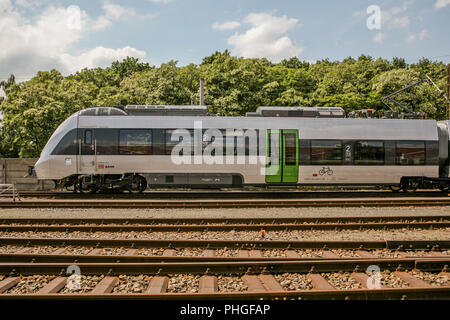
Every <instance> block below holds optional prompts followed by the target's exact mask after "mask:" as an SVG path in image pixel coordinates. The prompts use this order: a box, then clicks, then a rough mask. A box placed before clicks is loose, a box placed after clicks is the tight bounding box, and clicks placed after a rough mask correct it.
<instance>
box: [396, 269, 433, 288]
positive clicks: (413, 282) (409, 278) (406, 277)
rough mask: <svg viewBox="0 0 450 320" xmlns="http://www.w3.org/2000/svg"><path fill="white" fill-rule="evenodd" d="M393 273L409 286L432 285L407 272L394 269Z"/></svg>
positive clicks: (423, 286)
mask: <svg viewBox="0 0 450 320" xmlns="http://www.w3.org/2000/svg"><path fill="white" fill-rule="evenodd" d="M394 274H395V275H396V276H397V277H399V278H400V279H402V280H403V281H405V282H407V283H408V284H409V285H410V286H411V287H419V288H431V287H432V285H431V284H429V283H428V282H426V281H424V280H421V279H418V278H416V277H414V276H413V275H412V274H409V273H408V272H402V271H395V272H394Z"/></svg>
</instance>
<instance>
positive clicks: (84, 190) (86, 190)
mask: <svg viewBox="0 0 450 320" xmlns="http://www.w3.org/2000/svg"><path fill="white" fill-rule="evenodd" d="M97 190H98V188H97V187H96V186H94V185H87V186H86V185H83V184H82V183H79V184H78V191H79V192H80V193H81V194H94V193H96V192H97Z"/></svg>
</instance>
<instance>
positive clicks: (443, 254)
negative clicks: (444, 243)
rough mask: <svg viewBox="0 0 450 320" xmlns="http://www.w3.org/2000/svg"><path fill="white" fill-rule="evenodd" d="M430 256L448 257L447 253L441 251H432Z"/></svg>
mask: <svg viewBox="0 0 450 320" xmlns="http://www.w3.org/2000/svg"><path fill="white" fill-rule="evenodd" d="M430 256H432V257H447V255H446V254H445V253H443V252H440V251H430Z"/></svg>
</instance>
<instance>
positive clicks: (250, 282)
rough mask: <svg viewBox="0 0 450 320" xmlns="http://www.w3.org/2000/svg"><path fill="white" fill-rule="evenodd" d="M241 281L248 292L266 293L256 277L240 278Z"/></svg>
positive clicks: (246, 276)
mask: <svg viewBox="0 0 450 320" xmlns="http://www.w3.org/2000/svg"><path fill="white" fill-rule="evenodd" d="M242 281H243V282H244V284H245V285H246V286H247V287H248V291H250V292H265V291H267V290H266V288H265V287H264V285H263V284H262V282H261V281H260V280H259V278H258V276H251V275H245V276H243V277H242Z"/></svg>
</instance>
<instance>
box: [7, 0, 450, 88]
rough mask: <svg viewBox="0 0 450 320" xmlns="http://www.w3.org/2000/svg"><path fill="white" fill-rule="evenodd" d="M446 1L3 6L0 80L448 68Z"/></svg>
mask: <svg viewBox="0 0 450 320" xmlns="http://www.w3.org/2000/svg"><path fill="white" fill-rule="evenodd" d="M448 30H450V0H397V1H394V0H380V1H377V0H370V1H365V0H345V1H336V0H330V1H325V0H315V1H311V0H309V1H304V0H290V1H287V0H276V1H273V0H127V1H122V0H81V1H69V0H67V1H66V0H57V1H50V0H0V80H1V79H5V78H7V77H8V76H9V75H10V74H14V75H15V76H16V79H17V80H18V81H25V80H27V79H30V78H31V77H33V76H34V75H35V74H36V72H37V71H40V70H43V71H44V70H51V69H57V70H59V71H61V72H62V73H63V74H64V75H68V74H72V73H74V72H76V71H79V70H81V69H83V68H86V67H87V68H94V67H106V66H108V65H110V64H111V62H113V61H115V60H121V59H123V58H125V57H127V56H132V57H136V58H140V59H141V60H142V61H146V62H149V63H150V64H151V65H160V64H161V63H164V62H167V61H169V60H177V61H179V65H187V64H189V63H196V64H199V63H201V61H202V59H203V58H204V57H206V56H208V55H211V54H212V53H214V52H215V51H216V50H219V51H223V50H225V49H228V50H230V51H231V53H232V54H233V55H235V56H239V57H246V58H255V57H257V58H260V57H266V58H268V59H269V60H271V61H273V62H279V61H280V60H282V59H285V58H289V57H292V56H296V57H298V58H299V59H301V60H307V61H310V62H314V61H317V60H320V59H326V58H329V59H330V60H342V59H345V58H346V57H348V56H352V57H358V56H360V55H361V54H366V55H371V56H373V57H375V58H378V57H382V58H386V59H392V58H393V57H402V58H405V59H406V61H407V62H408V63H414V62H417V61H418V60H419V59H420V58H421V57H427V58H431V59H432V60H439V61H444V62H445V63H450V41H449V38H450V36H449V31H448Z"/></svg>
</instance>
